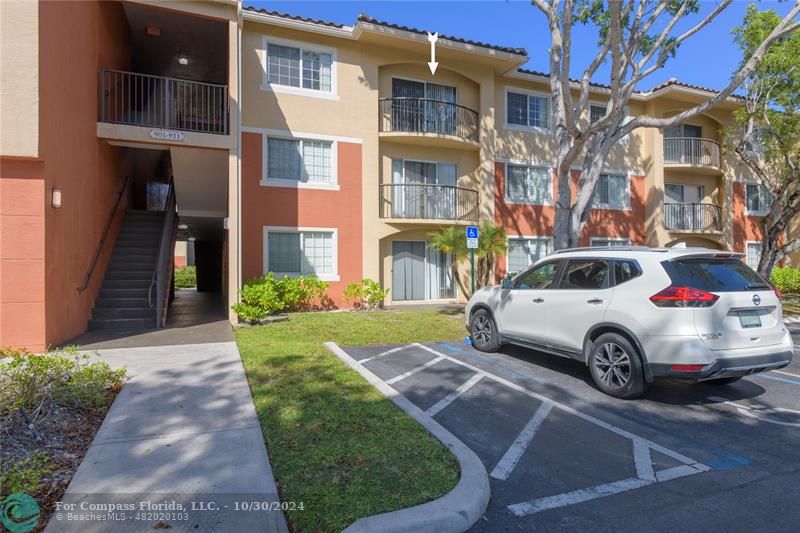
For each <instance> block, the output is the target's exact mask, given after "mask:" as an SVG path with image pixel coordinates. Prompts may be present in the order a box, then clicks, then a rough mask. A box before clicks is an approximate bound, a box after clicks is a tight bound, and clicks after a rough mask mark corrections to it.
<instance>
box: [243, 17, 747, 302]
mask: <svg viewBox="0 0 800 533" xmlns="http://www.w3.org/2000/svg"><path fill="white" fill-rule="evenodd" d="M265 35H268V36H270V37H272V38H277V39H285V40H290V41H297V42H300V43H310V44H313V45H316V46H326V47H330V48H333V49H335V54H336V59H335V60H336V87H335V98H333V99H325V98H318V97H309V96H300V95H296V94H286V93H281V92H272V91H270V90H264V88H263V87H262V82H263V77H264V72H263V64H262V62H263V58H264V36H265ZM398 42H400V41H397V40H394V39H392V38H378V37H377V36H375V35H373V36H370V37H369V44H368V45H365V43H363V42H358V41H354V40H351V39H347V38H338V37H333V36H330V35H322V34H321V33H319V32H310V31H301V30H298V29H288V28H284V27H277V26H273V25H271V24H264V23H259V22H255V21H249V20H247V21H245V24H244V32H243V44H242V65H243V67H242V75H243V87H242V97H243V118H242V123H243V125H244V126H245V127H248V128H253V129H255V130H257V131H265V130H270V129H272V130H282V131H293V132H296V133H299V134H302V133H312V134H324V135H330V136H342V137H349V138H355V139H359V140H360V141H361V142H362V146H363V152H362V154H363V155H362V156H363V194H362V212H363V226H364V231H363V250H364V253H363V274H364V276H365V277H370V278H373V279H380V280H381V281H383V283H384V284H385V285H386V286H387V287H390V286H391V257H390V250H391V241H392V240H405V239H412V240H413V239H423V238H426V236H427V234H428V233H429V232H430V231H431V229H433V228H435V227H437V226H436V224H417V225H414V224H408V223H404V224H398V223H396V222H392V221H390V222H388V223H387V222H386V221H385V220H383V219H381V218H380V217H379V208H380V202H379V201H378V194H379V184H380V183H389V182H391V159H392V158H401V157H402V158H409V159H417V160H428V161H444V162H453V163H456V164H457V165H458V168H459V185H463V186H470V187H472V186H474V187H476V188H478V189H479V190H480V202H481V217H482V218H490V219H493V218H494V194H495V183H494V179H495V178H494V175H495V174H494V162H495V161H497V160H512V161H525V162H532V163H538V164H544V165H550V166H552V165H553V163H554V161H555V154H554V149H553V144H552V140H551V136H550V134H549V132H541V131H536V130H525V131H520V130H519V129H518V128H514V127H510V128H509V127H506V125H505V115H506V105H505V104H506V91H507V89H508V88H517V89H519V90H522V91H527V92H534V93H539V94H542V95H545V96H547V95H548V94H549V87H548V85H547V83H546V82H544V81H543V80H537V79H531V78H530V77H526V76H522V77H509V76H505V75H503V73H502V72H503V71H500V70H499V71H498V72H495V71H494V70H493V69H492V67H491V66H490V65H488V64H487V63H486V62H478V61H470V60H469V58H468V57H466V56H459V55H458V54H455V53H450V55H449V56H448V57H447V58H446V60H443V59H441V58H440V65H439V70H438V71H437V73H436V75H431V73H430V71H429V70H428V67H427V61H428V57H427V55H426V53H424V52H425V51H424V49H421V48H414V47H407V48H404V47H403V46H402V45H400V44H398ZM392 77H403V78H411V79H417V80H427V81H434V82H437V83H444V84H451V85H455V86H457V88H458V102H459V104H461V105H464V106H466V107H469V108H471V109H475V110H476V111H478V113H479V116H480V128H481V131H480V146H478V147H469V146H465V147H464V149H463V150H462V149H457V148H453V147H449V148H448V147H443V146H437V145H436V143H434V142H430V141H429V140H427V139H424V138H422V136H417V137H416V138H413V136H412V138H410V139H399V138H397V137H394V138H392V137H388V136H383V137H379V136H378V122H379V106H378V99H379V98H381V97H389V96H391V80H392ZM675 94H676V93H669V94H667V95H666V96H661V97H659V98H657V99H651V100H642V99H637V100H634V101H632V102H631V103H630V105H629V109H628V112H629V115H630V116H636V115H639V114H645V113H646V114H649V115H651V116H658V117H661V116H671V115H673V114H675V113H677V112H679V111H682V110H684V109H687V108H689V107H691V106H692V105H694V104H695V103H697V102H696V101H695V100H696V98H695V97H693V96H686V97H685V98H684V96H678V97H676V96H675ZM693 98H694V100H693ZM590 100H591V102H592V103H593V104H603V103H604V102H605V100H606V96H604V95H603V94H602V91H595V92H593V93H592V95H591V97H590ZM585 118H588V117H585ZM729 120H730V108H727V109H726V108H724V106H723V109H715V110H712V112H709V113H707V114H706V115H702V116H700V117H697V118H695V119H693V120H690V121H688V123H690V124H697V125H699V126H701V127H702V128H703V137H704V138H708V139H712V140H715V141H718V142H719V139H720V135H719V129H720V127H721V126H722V125H723V124H724V123H725V122H726V121H729ZM727 159H728V158H725V160H727ZM605 167H606V169H608V170H609V171H627V172H629V173H631V174H632V175H642V174H643V175H645V196H646V198H645V203H646V221H645V227H646V229H647V237H648V244H650V245H654V246H663V245H664V244H666V243H668V242H671V241H674V240H675V239H676V236H675V235H674V234H672V233H670V232H667V231H666V230H665V229H664V221H663V202H664V183H665V182H676V183H677V182H680V183H687V184H692V183H696V184H698V185H699V184H702V185H704V186H705V190H706V198H705V199H704V201H706V202H710V203H717V204H720V205H721V206H722V207H723V213H724V214H723V223H724V224H725V226H724V228H725V231H723V234H722V235H720V236H716V237H714V240H715V241H716V242H719V243H723V244H726V243H730V242H731V232H730V223H729V218H730V215H729V214H727V213H725V211H726V206H730V202H731V200H730V186H729V180H730V179H732V178H733V176H734V175H735V171H734V169H733V168H732V166H731V163H725V162H724V163H723V165H722V171H721V172H709V171H708V170H702V171H700V170H697V169H692V168H683V169H680V170H676V169H669V170H666V169H665V167H664V164H663V134H662V132H661V131H660V130H658V129H654V128H649V129H638V130H636V131H634V132H633V133H632V134H630V135H629V138H627V139H625V140H623V141H621V142H620V143H618V144H617V146H615V147H614V148H613V149H612V151H611V153H610V155H609V156H608V158H607V160H606V164H605ZM389 300H390V301H391V297H390V298H389Z"/></svg>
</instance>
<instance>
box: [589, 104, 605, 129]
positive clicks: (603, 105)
mask: <svg viewBox="0 0 800 533" xmlns="http://www.w3.org/2000/svg"><path fill="white" fill-rule="evenodd" d="M592 107H602V108H603V116H605V114H606V112H607V111H608V103H607V102H600V101H598V100H589V117H588V118H589V123H590V124H591V120H592Z"/></svg>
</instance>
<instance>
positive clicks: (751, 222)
mask: <svg viewBox="0 0 800 533" xmlns="http://www.w3.org/2000/svg"><path fill="white" fill-rule="evenodd" d="M732 187H733V202H732V204H733V210H732V212H731V215H732V218H731V220H732V222H733V251H734V252H746V251H747V249H746V246H745V244H746V242H747V241H760V240H762V239H763V238H764V232H763V230H762V229H761V224H760V223H761V217H754V216H750V215H747V214H746V212H745V211H746V205H745V184H744V183H742V182H740V181H735V182H733V184H732Z"/></svg>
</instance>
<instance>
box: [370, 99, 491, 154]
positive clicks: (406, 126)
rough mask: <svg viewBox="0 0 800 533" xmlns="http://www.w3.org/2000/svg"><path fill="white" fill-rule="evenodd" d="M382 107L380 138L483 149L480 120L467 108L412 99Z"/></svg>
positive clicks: (382, 101)
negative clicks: (481, 145)
mask: <svg viewBox="0 0 800 533" xmlns="http://www.w3.org/2000/svg"><path fill="white" fill-rule="evenodd" d="M379 106H380V108H379V114H380V117H379V121H380V122H379V128H378V132H379V136H380V137H391V138H392V139H393V140H396V141H398V142H413V143H422V144H430V145H433V146H442V147H455V148H473V149H477V148H478V147H479V146H480V116H479V115H478V112H477V111H474V110H472V109H469V108H468V107H464V106H462V105H459V104H456V103H454V102H446V101H443V100H434V99H431V98H413V97H395V98H381V99H380V100H379Z"/></svg>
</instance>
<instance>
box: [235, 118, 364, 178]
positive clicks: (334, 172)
mask: <svg viewBox="0 0 800 533" xmlns="http://www.w3.org/2000/svg"><path fill="white" fill-rule="evenodd" d="M243 131H244V130H243ZM259 132H260V133H261V134H262V135H261V160H262V161H261V182H260V184H261V186H263V187H286V188H289V189H321V190H326V191H338V190H340V188H339V171H338V168H339V164H338V155H339V141H340V140H343V139H341V138H339V137H334V136H331V135H319V134H314V133H300V132H292V131H285V130H259ZM270 138H273V139H286V140H291V141H303V140H308V141H324V142H330V143H331V182H330V183H312V182H304V181H300V180H299V179H298V180H294V179H283V178H270V177H269V174H268V172H269V139H270ZM348 142H349V141H348ZM358 142H360V141H358Z"/></svg>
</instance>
